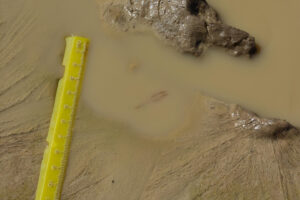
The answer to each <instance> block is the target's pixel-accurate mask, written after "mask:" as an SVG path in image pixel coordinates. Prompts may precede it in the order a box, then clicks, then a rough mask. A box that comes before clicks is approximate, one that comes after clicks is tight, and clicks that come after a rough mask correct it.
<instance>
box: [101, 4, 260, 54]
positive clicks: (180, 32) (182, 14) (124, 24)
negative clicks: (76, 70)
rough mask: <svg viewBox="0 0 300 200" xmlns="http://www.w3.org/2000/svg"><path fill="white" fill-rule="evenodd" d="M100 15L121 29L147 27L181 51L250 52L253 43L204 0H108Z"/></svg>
mask: <svg viewBox="0 0 300 200" xmlns="http://www.w3.org/2000/svg"><path fill="white" fill-rule="evenodd" d="M104 16H105V18H106V20H108V21H109V22H110V23H111V24H114V25H117V26H118V27H119V28H121V29H122V30H124V31H127V30H129V29H132V28H134V27H135V26H136V25H137V24H146V25H148V26H150V27H151V28H152V29H153V30H154V31H155V32H156V33H157V34H158V36H159V37H160V38H161V39H163V40H166V41H168V43H169V44H171V45H172V46H174V47H176V48H177V49H179V50H180V51H182V52H184V53H191V54H194V55H196V56H199V55H201V54H202V53H203V52H204V51H205V50H206V49H207V48H208V47H210V46H219V47H223V48H226V49H227V50H228V52H229V53H230V54H231V55H234V56H239V55H249V56H251V55H253V54H255V53H256V44H255V39H254V37H253V36H251V35H249V34H248V33H247V32H245V31H243V30H240V29H237V28H234V27H232V26H229V25H227V24H225V23H223V21H222V20H221V18H220V17H219V15H218V13H217V12H216V11H215V10H214V9H213V8H212V7H211V6H210V5H209V4H208V3H207V2H206V1H205V0H172V1H169V0H146V1H140V0H130V1H128V2H127V3H120V2H118V3H110V4H109V5H108V6H107V8H106V9H105V11H104Z"/></svg>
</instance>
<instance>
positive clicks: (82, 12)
mask: <svg viewBox="0 0 300 200" xmlns="http://www.w3.org/2000/svg"><path fill="white" fill-rule="evenodd" d="M99 2H100V5H101V3H102V1H99ZM99 2H98V3H99ZM48 4H49V5H47V6H46V7H47V8H46V11H44V12H43V13H44V14H45V15H44V19H43V21H42V23H43V24H44V30H43V31H44V34H45V36H47V37H48V39H47V40H52V42H51V44H50V46H48V44H47V48H50V49H52V50H53V52H52V53H53V54H52V55H49V54H48V56H49V57H50V56H52V59H50V58H49V62H53V60H56V61H57V63H55V64H56V65H58V62H59V61H58V59H57V58H55V57H54V56H57V52H61V51H62V38H63V36H65V35H68V34H70V33H74V34H79V35H83V36H86V37H89V38H91V47H90V52H89V58H88V65H87V71H86V77H85V81H84V87H83V95H82V100H83V102H84V103H85V104H86V105H88V106H89V107H90V108H91V109H93V110H94V111H95V112H96V113H98V114H99V115H101V116H106V117H108V118H111V119H114V120H117V121H120V122H122V123H127V124H129V126H131V127H133V128H135V129H137V130H138V132H141V134H144V135H146V136H147V137H154V138H160V137H164V136H165V135H167V134H168V133H170V132H172V131H173V130H174V129H176V126H177V125H178V123H180V121H181V120H182V118H183V116H184V113H185V110H186V108H187V107H188V106H189V104H190V101H191V97H192V96H193V94H194V92H195V91H202V92H204V93H206V94H209V95H212V96H214V97H217V98H219V99H222V100H225V101H227V102H234V103H238V104H240V105H242V106H244V107H246V108H248V109H250V110H253V111H255V112H257V113H258V114H260V115H263V116H267V117H277V118H282V119H286V120H288V121H290V122H291V123H293V124H294V125H297V126H300V90H299V85H300V79H299V72H300V68H299V59H298V57H299V56H298V52H299V50H300V46H299V45H298V44H299V42H300V39H299V37H298V36H299V33H300V23H299V20H298V19H299V14H298V12H297V10H298V9H299V7H300V3H299V2H298V1H296V0H294V1H289V2H286V3H285V4H284V5H282V2H281V1H279V0H276V1H264V2H261V1H258V0H256V1H254V2H252V1H251V2H249V1H238V0H234V1H230V2H229V1H226V0H222V1H216V0H210V4H212V5H213V6H214V7H215V8H216V9H217V10H218V12H219V13H220V14H221V15H222V17H223V19H224V20H225V21H226V22H228V23H230V24H232V25H234V26H236V27H240V28H242V29H244V30H247V31H248V32H249V33H251V34H252V35H254V36H255V37H256V40H257V42H258V44H259V45H260V46H261V52H260V53H259V55H258V56H256V57H255V58H253V59H251V60H249V59H248V58H234V57H230V56H228V54H226V53H225V52H224V51H223V50H222V49H210V50H209V51H208V52H207V53H206V54H205V55H204V56H202V57H200V58H194V57H192V56H186V55H181V54H180V53H178V52H177V51H176V50H173V49H171V48H169V47H166V46H165V45H164V44H162V43H161V42H160V41H158V40H157V39H156V38H155V37H154V36H152V35H151V34H150V33H142V32H138V33H131V34H122V33H113V34H111V32H109V31H105V30H104V28H103V26H102V25H101V23H100V21H99V13H100V12H99V9H98V8H97V5H96V3H95V2H93V1H80V0H75V1H72V4H71V3H69V0H66V1H63V2H61V1H51V2H48ZM41 7H45V4H43V5H42V6H41ZM41 10H43V9H42V8H41ZM50 13H55V15H52V14H51V15H50ZM49 16H51V17H49ZM49 33H51V34H49ZM47 34H48V35H47ZM45 43H46V41H45ZM53 65H54V64H53ZM53 68H57V66H53Z"/></svg>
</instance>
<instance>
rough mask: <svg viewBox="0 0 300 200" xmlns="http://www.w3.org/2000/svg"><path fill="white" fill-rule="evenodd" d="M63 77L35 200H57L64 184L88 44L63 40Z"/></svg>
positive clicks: (80, 39) (76, 38)
mask: <svg viewBox="0 0 300 200" xmlns="http://www.w3.org/2000/svg"><path fill="white" fill-rule="evenodd" d="M66 43H67V45H66V49H65V55H64V60H63V65H64V66H65V72H64V76H63V77H62V78H61V79H60V80H59V83H58V88H57V92H56V98H55V104H54V110H53V113H52V118H51V122H50V128H49V132H48V137H47V142H48V146H47V147H46V149H45V152H44V157H43V161H42V165H41V170H40V177H39V182H38V187H37V191H36V197H35V200H58V199H60V194H61V190H62V186H63V181H64V174H65V169H66V165H67V160H68V153H69V146H70V142H71V136H72V127H73V122H74V118H75V113H76V107H77V103H78V99H79V95H80V89H81V82H82V79H83V75H84V67H85V59H86V53H87V47H88V44H89V40H88V39H86V38H83V37H77V36H71V37H68V38H66Z"/></svg>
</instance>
